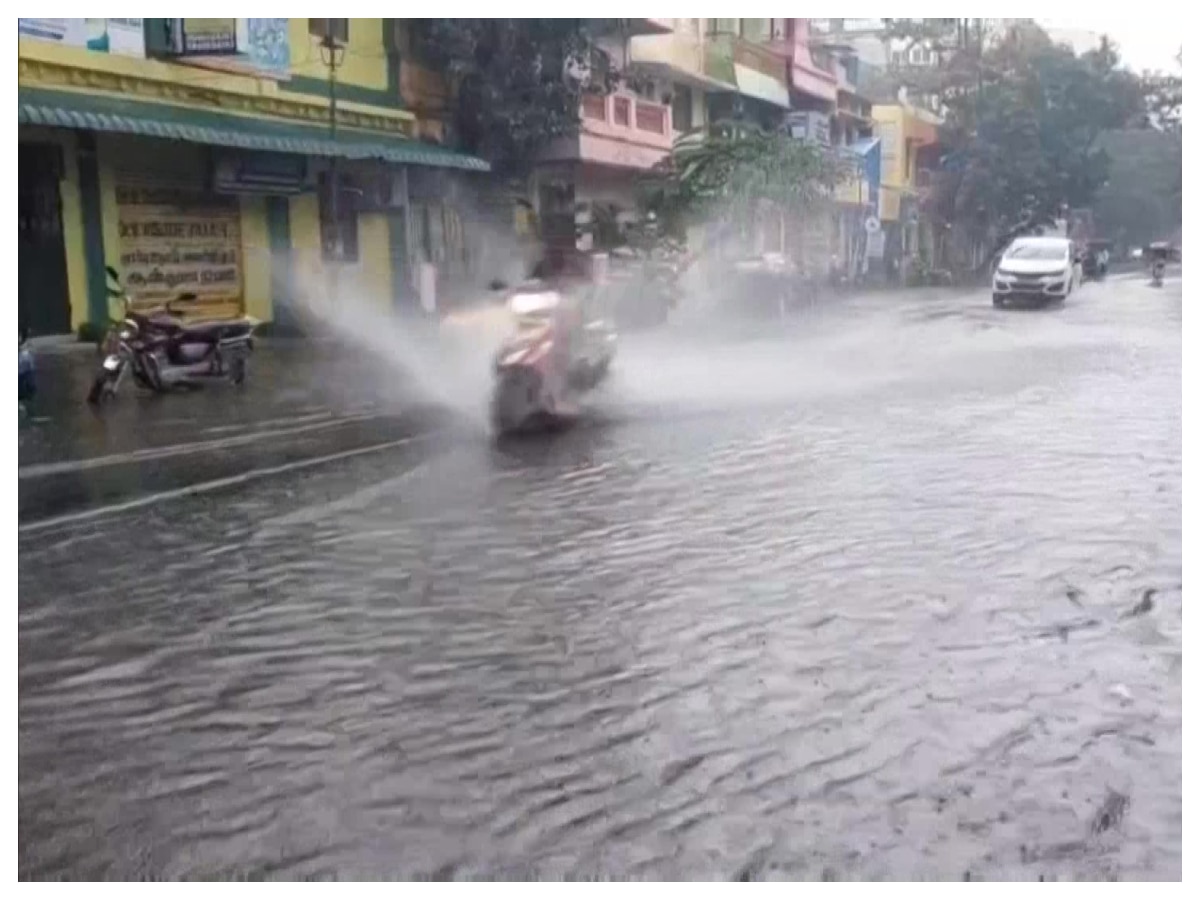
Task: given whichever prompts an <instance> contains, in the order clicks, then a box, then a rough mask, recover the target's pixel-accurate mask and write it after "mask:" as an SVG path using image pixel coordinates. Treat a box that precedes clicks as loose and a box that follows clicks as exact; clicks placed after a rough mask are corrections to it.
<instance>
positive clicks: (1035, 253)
mask: <svg viewBox="0 0 1200 900" xmlns="http://www.w3.org/2000/svg"><path fill="white" fill-rule="evenodd" d="M1082 281H1083V266H1082V264H1081V263H1080V262H1079V260H1078V259H1077V258H1076V254H1075V245H1074V243H1073V242H1072V241H1071V240H1070V239H1069V238H1065V237H1022V238H1017V239H1016V240H1015V241H1013V242H1012V243H1011V244H1009V245H1008V249H1007V250H1005V251H1004V255H1003V256H1002V257H1001V258H1000V264H999V265H998V266H997V267H996V271H995V274H993V275H992V305H993V306H997V307H1000V306H1006V305H1007V304H1009V303H1010V302H1018V301H1021V300H1025V301H1034V302H1039V303H1050V302H1058V303H1061V302H1062V301H1064V300H1066V299H1067V297H1069V296H1071V292H1072V291H1073V290H1075V288H1076V286H1077V285H1079V283H1080V282H1082Z"/></svg>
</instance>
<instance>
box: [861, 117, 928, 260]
mask: <svg viewBox="0 0 1200 900" xmlns="http://www.w3.org/2000/svg"><path fill="white" fill-rule="evenodd" d="M872 116H873V117H874V120H875V125H876V128H877V130H878V134H879V137H880V144H881V150H882V173H881V174H882V178H881V185H880V194H879V218H880V220H881V222H882V224H883V233H884V234H885V236H886V257H887V259H888V262H889V265H892V266H903V265H904V264H905V261H907V260H909V259H912V258H914V257H917V256H924V257H925V258H926V261H927V262H929V263H930V264H931V265H932V264H934V263H935V260H934V259H933V256H934V254H935V250H936V241H935V236H934V235H932V234H931V233H930V223H929V222H928V221H925V220H924V219H923V218H922V215H921V202H920V201H921V192H922V190H923V189H924V188H926V187H927V186H928V178H929V176H928V174H923V173H928V172H932V171H933V170H934V169H936V167H937V165H938V159H937V147H938V126H939V125H940V120H939V119H938V118H937V117H936V116H934V115H933V114H932V113H930V112H928V111H926V110H924V109H921V108H920V107H914V106H908V105H906V104H903V103H888V104H878V103H877V104H875V105H874V107H873V109H872Z"/></svg>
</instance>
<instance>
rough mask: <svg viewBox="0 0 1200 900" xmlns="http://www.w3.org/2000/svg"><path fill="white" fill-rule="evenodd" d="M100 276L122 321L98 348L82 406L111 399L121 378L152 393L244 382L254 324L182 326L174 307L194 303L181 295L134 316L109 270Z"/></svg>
mask: <svg viewBox="0 0 1200 900" xmlns="http://www.w3.org/2000/svg"><path fill="white" fill-rule="evenodd" d="M106 271H107V273H108V277H109V280H110V281H111V282H112V285H110V286H109V287H108V294H109V296H110V297H119V298H120V299H121V301H122V307H123V313H122V314H123V319H122V321H121V322H120V324H119V325H117V326H116V327H115V328H113V329H111V330H110V331H109V334H108V336H107V337H106V338H105V341H104V343H103V345H102V347H101V350H102V362H101V364H100V369H99V371H97V373H96V376H95V378H94V379H93V380H92V386H91V389H90V390H89V391H88V396H87V400H88V403H91V404H100V403H103V402H104V401H106V400H108V399H111V398H112V397H115V396H116V394H117V391H118V390H119V388H120V386H121V384H122V382H123V380H124V378H125V376H126V374H130V375H132V376H133V379H134V381H135V382H136V383H137V384H138V385H140V386H141V387H143V388H145V389H146V390H150V391H154V392H156V393H165V392H167V391H169V390H171V389H172V388H176V387H196V386H199V385H200V384H202V383H203V382H205V381H210V380H213V379H221V380H228V381H230V382H232V383H233V384H237V385H240V384H242V383H243V382H244V381H245V379H246V364H247V360H248V358H249V356H250V353H251V352H252V351H253V349H254V329H255V328H256V327H257V325H258V323H257V322H256V321H255V320H254V319H251V318H249V317H241V318H237V319H220V320H216V321H206V322H195V323H185V322H184V321H183V319H182V316H181V314H180V312H179V309H178V304H186V303H188V302H194V301H195V299H196V297H195V295H194V294H181V295H180V296H179V297H177V298H176V299H175V300H172V301H170V302H168V303H167V304H166V307H165V309H164V311H163V312H161V313H155V314H152V315H146V314H144V313H139V312H136V311H134V310H133V309H132V304H131V303H130V300H129V296H128V294H127V293H126V292H125V290H124V289H123V288H122V287H121V282H120V278H119V276H118V275H117V273H116V271H115V270H114V269H112V268H111V267H106Z"/></svg>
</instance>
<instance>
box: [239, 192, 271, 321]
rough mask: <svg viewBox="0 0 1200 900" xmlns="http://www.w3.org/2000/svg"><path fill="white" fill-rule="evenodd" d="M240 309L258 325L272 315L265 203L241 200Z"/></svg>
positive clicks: (264, 200)
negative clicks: (258, 322) (256, 321)
mask: <svg viewBox="0 0 1200 900" xmlns="http://www.w3.org/2000/svg"><path fill="white" fill-rule="evenodd" d="M241 205H242V306H243V308H244V309H245V311H246V315H248V316H253V317H254V318H256V319H258V320H259V321H260V322H269V321H271V319H272V318H273V316H272V297H271V239H270V235H269V234H268V233H267V201H266V198H264V197H242V198H241Z"/></svg>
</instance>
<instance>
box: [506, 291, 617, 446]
mask: <svg viewBox="0 0 1200 900" xmlns="http://www.w3.org/2000/svg"><path fill="white" fill-rule="evenodd" d="M507 303H508V309H509V312H510V314H511V315H512V317H513V324H514V329H513V331H512V333H511V334H510V335H509V337H508V339H507V340H505V341H504V343H503V344H502V346H501V347H500V350H499V352H498V353H497V354H496V357H495V360H494V363H493V379H494V381H493V389H492V401H491V419H492V426H493V428H494V429H495V431H496V432H497V433H498V434H510V433H515V432H520V431H525V430H528V429H530V428H535V427H537V426H539V425H548V424H552V423H555V422H560V421H563V420H566V419H569V418H571V417H573V416H574V415H575V414H576V413H577V412H578V405H577V401H578V398H579V396H580V395H581V394H584V393H586V392H588V391H591V390H594V389H595V388H596V387H598V386H599V385H600V383H601V382H602V381H603V380H604V379H605V377H606V376H607V375H608V371H609V367H610V365H611V363H612V360H613V357H614V355H615V354H616V341H617V336H616V332H615V330H614V329H613V328H612V326H611V325H610V324H609V323H608V322H606V321H604V320H602V319H595V320H593V321H586V319H585V314H584V310H583V308H582V306H581V304H580V303H579V302H578V301H577V300H575V299H572V298H569V297H566V296H564V295H563V294H562V293H560V291H559V290H556V289H554V288H552V287H550V286H549V285H547V284H545V283H542V282H531V283H528V284H526V285H523V286H522V287H520V288H517V289H516V290H515V291H513V292H512V293H511V294H510V295H509V297H508V300H507Z"/></svg>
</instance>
